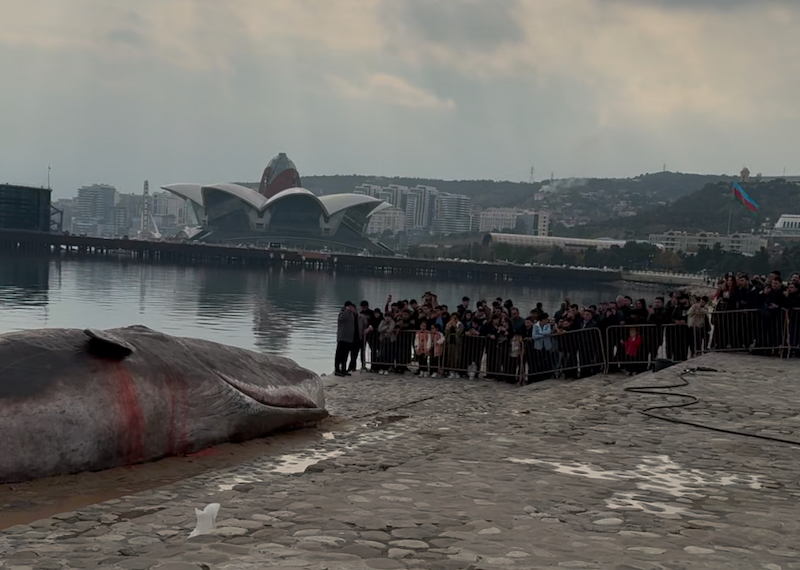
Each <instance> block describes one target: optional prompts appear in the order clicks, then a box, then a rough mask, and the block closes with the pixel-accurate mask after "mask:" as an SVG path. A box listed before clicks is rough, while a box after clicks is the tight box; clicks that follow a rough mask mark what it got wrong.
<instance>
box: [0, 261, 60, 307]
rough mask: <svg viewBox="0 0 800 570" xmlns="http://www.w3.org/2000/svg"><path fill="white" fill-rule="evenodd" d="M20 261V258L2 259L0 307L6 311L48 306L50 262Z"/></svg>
mask: <svg viewBox="0 0 800 570" xmlns="http://www.w3.org/2000/svg"><path fill="white" fill-rule="evenodd" d="M15 260H16V262H15ZM20 261H22V260H21V259H20V258H18V257H11V258H9V257H0V292H2V294H0V306H2V307H3V308H4V309H14V308H18V307H44V306H46V305H47V292H48V290H49V288H50V260H48V259H46V258H31V259H29V260H27V261H25V262H22V263H20Z"/></svg>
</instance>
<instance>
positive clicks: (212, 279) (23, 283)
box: [0, 257, 657, 373]
mask: <svg viewBox="0 0 800 570" xmlns="http://www.w3.org/2000/svg"><path fill="white" fill-rule="evenodd" d="M428 290H430V291H433V292H435V293H437V294H438V295H439V300H440V302H442V303H446V304H448V305H449V306H450V307H455V305H457V304H458V303H459V302H460V300H461V297H462V296H464V295H467V296H469V297H470V298H471V299H473V305H474V302H475V301H476V300H478V299H481V298H483V299H487V300H492V299H494V298H495V297H498V296H499V297H503V298H504V299H509V298H510V299H512V300H513V301H514V302H515V304H516V305H517V306H519V307H521V308H522V309H523V313H527V311H529V310H530V309H531V308H533V307H534V306H535V305H536V303H537V302H542V303H544V306H545V309H546V310H549V311H551V312H552V311H553V310H555V309H556V308H557V307H558V305H559V304H560V302H561V300H562V299H563V298H564V296H569V297H570V299H572V300H573V301H575V302H576V303H579V304H581V303H584V304H590V303H594V302H599V301H601V300H603V299H613V298H614V296H615V295H617V294H618V293H619V291H617V290H616V289H612V288H609V287H608V286H607V285H600V284H594V283H591V282H586V283H584V284H582V285H581V286H574V285H570V286H568V287H558V285H557V284H553V285H551V286H547V287H545V286H536V287H526V286H520V285H513V284H508V283H477V282H474V281H463V282H458V281H432V280H425V279H400V278H394V277H393V278H375V277H363V276H359V275H351V274H336V275H333V274H329V273H321V272H315V271H302V270H299V271H297V270H296V271H286V270H281V269H272V270H258V269H240V268H218V267H175V266H157V265H144V264H138V263H130V262H128V263H125V262H122V261H103V260H89V259H87V260H74V259H73V260H56V259H47V258H24V257H8V258H3V257H0V333H4V332H10V331H16V330H21V329H32V328H43V327H69V328H86V327H93V328H110V327H120V326H127V325H132V324H141V325H146V326H148V327H150V328H153V329H156V330H160V331H163V332H166V333H169V334H174V335H180V336H190V337H196V338H203V339H208V340H213V341H217V342H222V343H226V344H230V345H234V346H238V347H243V348H250V349H254V350H257V351H260V352H263V353H268V354H280V355H283V356H288V357H289V358H292V359H294V360H295V361H297V362H298V363H300V364H301V365H303V366H306V367H308V368H310V369H311V370H314V371H315V372H318V373H330V372H331V371H332V370H333V353H334V348H335V343H336V316H337V313H338V312H339V310H340V308H341V306H342V304H343V303H344V302H345V301H347V300H350V301H352V302H354V303H359V302H360V301H362V300H368V301H369V302H370V303H371V304H372V305H373V306H374V305H379V306H380V307H381V308H382V307H383V304H384V302H385V301H386V297H387V295H389V294H391V295H392V296H393V298H394V299H395V300H396V299H403V298H406V299H411V298H420V297H421V296H422V294H423V293H424V292H425V291H428ZM626 292H627V293H628V294H630V295H632V296H635V297H638V296H641V297H646V298H648V299H650V298H651V297H653V296H654V295H655V294H656V293H657V291H656V290H653V289H649V290H644V291H642V290H638V291H637V290H636V289H632V288H629V289H628V290H627V291H626Z"/></svg>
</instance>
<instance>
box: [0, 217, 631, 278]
mask: <svg viewBox="0 0 800 570" xmlns="http://www.w3.org/2000/svg"><path fill="white" fill-rule="evenodd" d="M0 253H5V254H22V255H58V256H65V257H71V256H80V257H92V258H106V259H114V258H122V259H126V258H127V259H132V260H136V261H140V262H149V263H166V264H180V265H226V266H246V267H271V266H276V267H281V266H283V267H298V268H300V267H302V268H308V269H316V270H324V271H344V272H353V273H364V274H369V275H413V276H419V277H428V278H431V279H445V278H458V279H465V278H466V279H475V280H495V281H510V282H527V283H536V282H543V281H564V282H566V281H572V282H574V281H577V280H580V281H594V282H598V281H603V282H613V281H621V280H622V272H621V271H609V270H601V269H570V268H568V267H548V266H534V267H528V266H522V265H512V264H501V263H486V262H483V263H477V262H462V261H453V260H430V259H413V258H407V257H373V256H360V255H350V254H341V253H332V252H311V251H293V250H284V249H269V248H266V249H262V248H250V247H236V246H230V245H224V244H209V243H198V244H194V243H179V242H167V241H146V240H137V239H125V238H98V237H88V236H79V235H66V234H63V233H56V232H50V233H48V232H29V231H22V230H3V229H0Z"/></svg>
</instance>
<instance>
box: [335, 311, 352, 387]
mask: <svg viewBox="0 0 800 570" xmlns="http://www.w3.org/2000/svg"><path fill="white" fill-rule="evenodd" d="M357 335H358V323H357V316H356V306H355V305H354V304H353V303H351V302H350V301H347V302H346V303H345V304H344V308H342V312H340V313H339V317H338V319H337V323H336V355H335V356H334V368H335V370H334V374H335V375H336V376H350V373H349V372H348V371H347V357H348V355H349V354H350V352H351V351H352V347H353V341H354V340H355V339H356V338H357Z"/></svg>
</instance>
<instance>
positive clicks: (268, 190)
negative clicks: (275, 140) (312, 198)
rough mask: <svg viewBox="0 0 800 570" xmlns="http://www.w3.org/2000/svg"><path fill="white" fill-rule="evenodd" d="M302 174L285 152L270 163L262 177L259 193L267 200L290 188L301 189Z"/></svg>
mask: <svg viewBox="0 0 800 570" xmlns="http://www.w3.org/2000/svg"><path fill="white" fill-rule="evenodd" d="M301 187H302V184H301V183H300V174H299V173H298V172H297V167H296V166H295V165H294V162H292V161H291V160H290V159H289V157H288V156H286V153H285V152H281V153H279V154H278V156H276V157H275V158H273V159H272V160H270V161H269V164H267V167H266V168H265V169H264V174H262V175H261V184H260V185H259V187H258V193H259V194H261V195H262V196H265V197H267V198H272V197H273V196H274V195H275V194H277V193H278V192H281V191H283V190H288V189H289V188H301Z"/></svg>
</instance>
